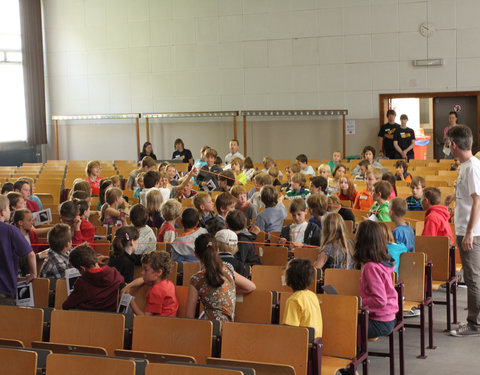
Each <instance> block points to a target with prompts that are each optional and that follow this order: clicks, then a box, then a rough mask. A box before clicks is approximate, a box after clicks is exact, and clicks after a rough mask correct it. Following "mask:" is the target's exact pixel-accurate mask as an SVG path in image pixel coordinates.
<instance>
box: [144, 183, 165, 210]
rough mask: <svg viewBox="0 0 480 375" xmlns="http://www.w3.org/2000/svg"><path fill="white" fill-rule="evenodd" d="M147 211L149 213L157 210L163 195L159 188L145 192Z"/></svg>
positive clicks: (160, 205)
mask: <svg viewBox="0 0 480 375" xmlns="http://www.w3.org/2000/svg"><path fill="white" fill-rule="evenodd" d="M146 198H147V211H148V212H149V213H151V214H153V213H155V212H159V211H160V208H161V207H162V203H163V195H162V193H161V192H160V190H157V189H151V190H149V191H148V192H147V196H146Z"/></svg>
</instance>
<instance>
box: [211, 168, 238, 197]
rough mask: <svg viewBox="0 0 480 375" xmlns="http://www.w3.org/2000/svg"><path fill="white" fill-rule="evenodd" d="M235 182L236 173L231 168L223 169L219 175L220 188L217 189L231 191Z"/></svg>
mask: <svg viewBox="0 0 480 375" xmlns="http://www.w3.org/2000/svg"><path fill="white" fill-rule="evenodd" d="M234 184H235V174H234V173H233V172H232V171H231V170H226V171H221V172H220V174H219V175H218V188H217V189H215V190H216V191H221V192H227V193H229V192H230V189H231V188H232V186H233V185H234Z"/></svg>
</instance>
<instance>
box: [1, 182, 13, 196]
mask: <svg viewBox="0 0 480 375" xmlns="http://www.w3.org/2000/svg"><path fill="white" fill-rule="evenodd" d="M11 191H13V184H12V183H11V182H5V183H4V184H3V185H2V195H7V194H8V193H10V192H11Z"/></svg>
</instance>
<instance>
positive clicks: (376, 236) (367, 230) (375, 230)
mask: <svg viewBox="0 0 480 375" xmlns="http://www.w3.org/2000/svg"><path fill="white" fill-rule="evenodd" d="M353 257H354V259H355V262H356V263H357V265H360V264H361V263H366V262H368V261H371V262H375V263H380V262H383V261H385V260H388V259H390V256H389V255H388V248H387V238H386V237H385V235H384V233H383V231H382V228H380V225H378V223H376V222H375V221H372V220H365V221H362V222H361V223H360V224H359V225H358V228H357V234H356V241H355V252H354V256H353Z"/></svg>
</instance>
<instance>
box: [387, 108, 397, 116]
mask: <svg viewBox="0 0 480 375" xmlns="http://www.w3.org/2000/svg"><path fill="white" fill-rule="evenodd" d="M390 115H395V116H396V115H397V112H395V111H394V110H393V109H389V110H388V111H387V117H388V116H390Z"/></svg>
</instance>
